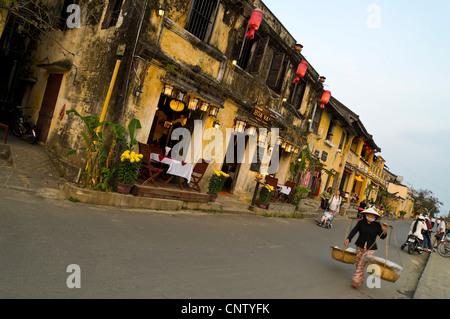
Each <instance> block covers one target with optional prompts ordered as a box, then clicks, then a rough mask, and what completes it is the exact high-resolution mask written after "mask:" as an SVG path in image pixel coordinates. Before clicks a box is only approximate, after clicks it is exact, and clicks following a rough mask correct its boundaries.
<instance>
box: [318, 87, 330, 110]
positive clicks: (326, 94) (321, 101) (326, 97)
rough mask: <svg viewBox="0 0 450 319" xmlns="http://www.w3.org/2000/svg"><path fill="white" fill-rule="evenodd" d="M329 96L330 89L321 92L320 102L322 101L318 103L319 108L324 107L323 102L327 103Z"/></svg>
mask: <svg viewBox="0 0 450 319" xmlns="http://www.w3.org/2000/svg"><path fill="white" fill-rule="evenodd" d="M330 98H331V92H330V91H325V92H323V94H322V98H321V99H320V103H322V104H321V105H320V108H321V109H323V108H325V104H327V103H328V101H329V100H330Z"/></svg>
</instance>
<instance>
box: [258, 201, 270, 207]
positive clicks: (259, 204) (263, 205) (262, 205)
mask: <svg viewBox="0 0 450 319" xmlns="http://www.w3.org/2000/svg"><path fill="white" fill-rule="evenodd" d="M267 205H269V203H263V202H260V201H258V207H259V208H263V209H267Z"/></svg>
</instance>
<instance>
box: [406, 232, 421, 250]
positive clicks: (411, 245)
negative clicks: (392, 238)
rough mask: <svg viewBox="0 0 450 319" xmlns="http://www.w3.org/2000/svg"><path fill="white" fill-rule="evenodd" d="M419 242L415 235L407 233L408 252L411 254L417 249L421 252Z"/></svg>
mask: <svg viewBox="0 0 450 319" xmlns="http://www.w3.org/2000/svg"><path fill="white" fill-rule="evenodd" d="M420 242H421V240H420V239H419V238H418V237H417V236H415V235H412V234H411V235H409V236H408V240H407V243H408V254H410V255H412V254H414V252H415V251H417V252H418V253H419V255H420V254H423V249H421V248H420Z"/></svg>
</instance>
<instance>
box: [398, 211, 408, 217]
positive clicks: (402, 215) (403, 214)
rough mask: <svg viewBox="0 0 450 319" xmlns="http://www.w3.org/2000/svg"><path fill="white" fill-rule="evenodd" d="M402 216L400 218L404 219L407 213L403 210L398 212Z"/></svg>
mask: <svg viewBox="0 0 450 319" xmlns="http://www.w3.org/2000/svg"><path fill="white" fill-rule="evenodd" d="M398 213H399V214H400V217H401V218H403V217H404V216H405V215H406V214H407V213H406V211H404V210H401V211H399V212H398Z"/></svg>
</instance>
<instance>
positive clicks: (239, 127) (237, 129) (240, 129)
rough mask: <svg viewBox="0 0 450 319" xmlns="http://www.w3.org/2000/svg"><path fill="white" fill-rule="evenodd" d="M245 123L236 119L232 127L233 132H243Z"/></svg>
mask: <svg viewBox="0 0 450 319" xmlns="http://www.w3.org/2000/svg"><path fill="white" fill-rule="evenodd" d="M246 125H247V123H245V122H244V121H241V120H237V121H236V126H235V128H234V130H235V132H238V133H244V131H245V126H246Z"/></svg>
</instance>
